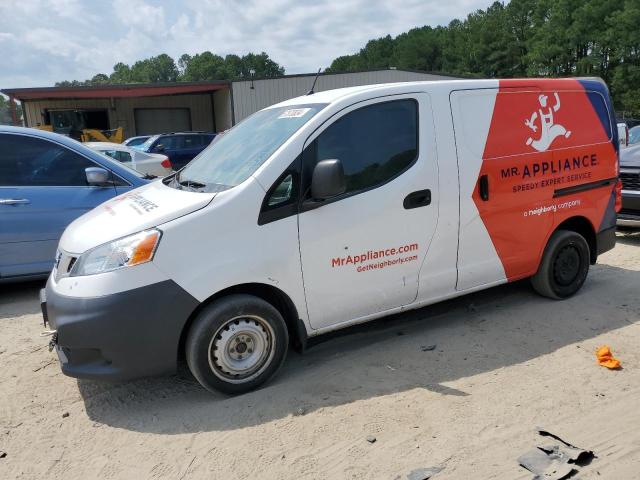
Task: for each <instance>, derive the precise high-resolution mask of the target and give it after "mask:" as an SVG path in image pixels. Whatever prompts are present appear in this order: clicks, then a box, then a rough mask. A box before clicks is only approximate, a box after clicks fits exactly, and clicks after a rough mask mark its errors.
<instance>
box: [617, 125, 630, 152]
mask: <svg viewBox="0 0 640 480" xmlns="http://www.w3.org/2000/svg"><path fill="white" fill-rule="evenodd" d="M617 127H618V142H620V148H627V147H628V146H629V127H628V126H627V124H626V123H624V122H620V123H618V124H617Z"/></svg>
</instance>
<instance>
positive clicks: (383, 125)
mask: <svg viewBox="0 0 640 480" xmlns="http://www.w3.org/2000/svg"><path fill="white" fill-rule="evenodd" d="M311 149H312V155H310V156H309V155H305V157H307V160H306V162H305V163H307V165H305V167H306V168H305V170H306V171H307V172H308V173H309V174H307V175H306V176H305V177H306V178H307V180H309V181H310V172H311V171H312V170H313V167H314V166H315V164H316V163H317V162H318V161H320V160H326V159H333V158H337V159H339V160H341V161H342V165H343V167H344V173H345V176H346V182H347V190H346V191H347V193H348V192H356V191H359V190H365V189H368V188H371V187H374V186H376V185H381V184H383V183H385V182H387V181H389V180H391V179H392V178H394V177H395V176H397V175H399V174H400V173H401V172H403V171H404V170H406V169H407V168H408V167H409V166H410V165H411V164H412V163H413V162H414V161H415V159H416V158H417V155H418V104H417V102H416V101H415V100H396V101H392V102H385V103H378V104H375V105H370V106H368V107H363V108H360V109H358V110H355V111H353V112H351V113H348V114H347V115H345V116H343V117H342V118H340V119H338V120H337V121H336V122H334V123H333V125H331V126H330V127H329V128H327V129H326V130H325V131H324V132H323V133H322V134H320V136H319V137H318V138H317V139H316V140H315V141H314V142H313V144H312V145H311ZM309 157H311V160H310V162H311V165H308V163H309V160H308V158H309Z"/></svg>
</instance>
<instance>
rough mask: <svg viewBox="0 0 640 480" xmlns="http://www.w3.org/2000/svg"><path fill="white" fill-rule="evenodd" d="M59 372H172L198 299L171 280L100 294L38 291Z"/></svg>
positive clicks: (117, 375) (117, 376)
mask: <svg viewBox="0 0 640 480" xmlns="http://www.w3.org/2000/svg"><path fill="white" fill-rule="evenodd" d="M41 301H42V310H43V314H44V316H45V319H46V321H47V322H48V323H49V325H50V328H51V330H55V331H56V337H55V342H54V345H53V346H55V349H56V352H57V354H58V358H59V360H60V366H61V368H62V373H64V374H65V375H68V376H70V377H77V378H95V379H105V380H127V379H131V378H137V377H145V376H151V375H162V374H168V373H172V372H175V369H176V365H177V357H178V347H179V342H180V335H181V333H182V329H183V327H184V325H185V323H186V321H187V319H188V318H189V316H190V315H191V313H192V312H193V311H194V310H195V308H196V307H197V306H198V301H197V300H196V299H195V298H193V297H192V296H191V295H189V294H188V293H187V292H186V291H184V290H183V289H182V288H181V287H180V286H179V285H178V284H176V283H175V282H173V281H172V280H166V281H163V282H159V283H154V284H152V285H147V286H144V287H140V288H134V289H131V290H127V291H124V292H120V293H114V294H110V295H104V296H100V297H69V296H65V295H61V294H60V293H58V292H56V289H55V287H54V286H53V285H52V280H51V278H50V279H49V281H48V282H47V286H46V288H45V291H44V294H43V295H41Z"/></svg>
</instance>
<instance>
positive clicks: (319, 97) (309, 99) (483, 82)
mask: <svg viewBox="0 0 640 480" xmlns="http://www.w3.org/2000/svg"><path fill="white" fill-rule="evenodd" d="M576 80H591V81H597V82H601V83H603V84H604V82H603V80H602V79H600V78H597V77H572V78H521V79H517V78H515V79H512V78H510V79H504V80H501V79H471V80H469V79H461V80H429V81H418V82H397V83H379V84H375V85H361V86H357V87H345V88H336V89H334V90H324V91H320V92H315V93H313V94H311V95H302V96H300V97H295V98H291V99H289V100H285V101H283V102H280V103H278V104H275V105H272V106H271V107H285V106H289V105H304V104H311V103H332V102H335V101H337V100H339V99H342V98H345V97H350V96H353V95H357V94H359V93H363V92H368V91H376V90H393V89H394V88H397V89H398V90H402V91H405V92H409V91H411V90H412V89H416V88H420V89H421V90H424V91H429V90H440V89H443V88H444V89H448V90H457V89H465V88H498V86H499V82H502V81H504V82H509V83H512V84H514V85H515V84H516V83H520V84H526V83H528V82H531V86H532V87H533V86H540V85H541V84H545V83H550V84H553V87H551V88H553V89H557V88H558V85H559V84H562V82H564V81H566V82H567V85H569V84H570V85H571V87H572V88H573V86H574V85H575V81H576ZM425 87H427V88H425ZM271 107H268V108H271Z"/></svg>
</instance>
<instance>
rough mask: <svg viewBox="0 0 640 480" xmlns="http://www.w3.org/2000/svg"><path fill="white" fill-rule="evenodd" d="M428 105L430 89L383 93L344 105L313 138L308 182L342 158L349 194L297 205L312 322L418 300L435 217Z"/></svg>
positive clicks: (327, 323) (306, 159) (306, 155)
mask: <svg viewBox="0 0 640 480" xmlns="http://www.w3.org/2000/svg"><path fill="white" fill-rule="evenodd" d="M431 115H432V114H431V106H430V102H429V97H428V95H426V94H412V95H399V96H393V97H383V98H378V99H375V100H369V101H366V102H361V103H358V104H355V105H353V106H351V107H349V108H347V109H345V110H343V111H341V112H340V113H339V114H338V115H337V116H336V117H334V118H333V119H332V120H329V121H328V122H327V123H326V124H325V125H324V126H323V127H321V129H319V130H318V131H317V132H316V133H315V134H314V135H313V136H312V137H311V138H310V139H309V140H308V142H307V144H306V146H305V150H304V152H303V175H302V176H303V187H302V191H303V192H305V191H308V188H309V185H310V179H311V173H312V171H313V168H314V166H315V165H316V163H317V162H318V161H320V160H323V159H332V158H337V159H340V160H341V161H342V164H343V166H344V170H345V175H346V179H347V191H346V193H345V194H343V195H341V196H339V197H336V198H335V199H332V200H330V201H327V202H326V204H323V205H322V206H320V207H319V208H315V209H313V210H309V211H303V213H301V214H300V215H299V237H300V255H301V259H302V267H303V276H304V287H305V293H306V298H307V308H308V314H309V318H310V322H311V325H312V326H313V328H316V329H318V328H327V327H331V326H333V325H338V324H340V323H345V322H349V321H353V320H355V319H358V318H361V317H365V316H367V315H372V314H376V313H378V312H383V311H385V310H389V309H392V308H395V307H399V306H402V305H407V304H410V303H412V302H413V301H414V300H415V298H416V295H417V290H418V274H419V271H420V266H421V265H422V262H423V260H424V258H425V255H427V254H428V253H427V252H428V247H429V243H430V241H431V238H432V237H433V234H434V232H435V230H436V225H437V220H438V199H439V191H438V168H437V159H436V155H435V152H436V150H435V144H434V140H433V123H432V120H431V119H432V116H431ZM303 210H304V208H303Z"/></svg>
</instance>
